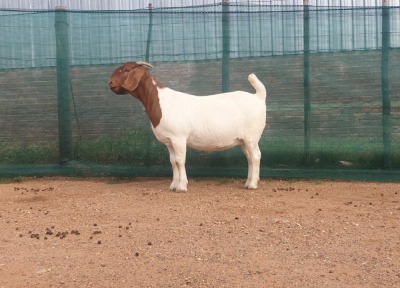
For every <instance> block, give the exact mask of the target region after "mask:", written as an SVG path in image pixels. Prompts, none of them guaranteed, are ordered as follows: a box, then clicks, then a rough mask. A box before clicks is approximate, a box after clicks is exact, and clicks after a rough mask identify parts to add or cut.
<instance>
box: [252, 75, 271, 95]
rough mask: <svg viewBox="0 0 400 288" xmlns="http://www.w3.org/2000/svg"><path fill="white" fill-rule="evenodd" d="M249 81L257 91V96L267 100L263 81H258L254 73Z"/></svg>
mask: <svg viewBox="0 0 400 288" xmlns="http://www.w3.org/2000/svg"><path fill="white" fill-rule="evenodd" d="M248 79H249V82H250V84H251V86H253V87H254V89H256V95H257V96H259V97H261V98H264V99H265V98H266V97H267V90H265V86H264V84H263V83H261V81H260V80H258V78H257V76H256V75H255V74H253V73H252V74H250V75H249V77H248Z"/></svg>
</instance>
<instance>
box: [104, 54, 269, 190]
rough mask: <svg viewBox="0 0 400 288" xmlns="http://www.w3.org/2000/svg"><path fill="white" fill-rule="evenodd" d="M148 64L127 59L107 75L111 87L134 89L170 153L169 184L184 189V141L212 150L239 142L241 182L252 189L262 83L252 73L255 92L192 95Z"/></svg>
mask: <svg viewBox="0 0 400 288" xmlns="http://www.w3.org/2000/svg"><path fill="white" fill-rule="evenodd" d="M148 65H149V64H147V63H142V62H138V63H135V62H129V63H126V64H124V65H122V66H121V67H119V68H117V69H116V70H115V71H114V73H113V75H112V76H111V78H110V88H111V89H112V90H113V91H114V92H115V93H117V94H126V93H130V94H132V95H133V96H135V97H136V98H138V99H139V100H140V101H142V103H143V105H144V106H145V109H146V111H147V114H148V115H149V118H150V120H151V123H152V130H153V132H154V135H155V136H156V138H157V140H158V141H160V142H162V143H164V144H165V145H166V146H167V148H168V151H169V154H170V161H171V165H172V169H173V180H172V183H171V186H170V189H171V190H174V191H187V184H188V181H187V175H186V169H185V160H186V146H189V147H191V148H194V149H198V150H203V151H216V150H226V149H229V148H232V147H234V146H237V145H240V146H241V147H242V150H243V152H244V154H245V155H246V158H247V160H248V177H247V181H246V184H245V186H246V188H249V189H256V188H257V182H258V180H259V173H260V159H261V152H260V149H259V147H258V142H259V140H260V137H261V134H262V132H263V130H264V128H265V122H266V104H265V99H266V90H265V87H264V85H263V84H262V83H261V82H260V81H259V80H258V79H257V77H256V76H255V75H254V74H250V75H249V77H248V79H249V82H250V84H251V85H252V86H253V87H254V88H255V89H256V93H255V94H251V93H248V92H243V91H236V92H229V93H222V94H215V95H209V96H194V95H190V94H186V93H182V92H178V91H175V90H172V89H170V88H167V87H164V86H163V85H161V84H160V83H159V82H158V81H157V80H156V79H155V78H154V77H153V76H152V75H151V74H150V73H149V72H148V71H147V69H146V66H148ZM139 74H141V75H139ZM132 82H137V84H134V85H132ZM154 111H156V112H154Z"/></svg>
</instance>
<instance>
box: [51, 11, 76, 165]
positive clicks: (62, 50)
mask: <svg viewBox="0 0 400 288" xmlns="http://www.w3.org/2000/svg"><path fill="white" fill-rule="evenodd" d="M68 26H69V24H68V15H67V12H66V9H65V7H63V6H57V7H56V12H55V32H56V58H57V61H56V62H57V64H56V65H57V100H58V138H59V157H60V163H61V164H65V163H67V162H68V161H70V160H72V159H73V154H74V153H73V143H72V125H71V98H72V97H71V96H72V89H71V70H70V51H69V48H70V45H69V27H68Z"/></svg>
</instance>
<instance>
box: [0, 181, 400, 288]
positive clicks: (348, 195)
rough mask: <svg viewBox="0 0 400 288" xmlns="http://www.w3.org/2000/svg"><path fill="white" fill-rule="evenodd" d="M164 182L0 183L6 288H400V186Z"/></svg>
mask: <svg viewBox="0 0 400 288" xmlns="http://www.w3.org/2000/svg"><path fill="white" fill-rule="evenodd" d="M3 182H4V181H3ZM169 182H170V180H169V179H166V178H136V179H115V178H101V179H76V178H41V179H32V178H27V179H22V180H21V181H18V182H13V183H3V184H0V287H400V183H372V182H340V181H279V180H263V181H261V182H260V185H259V186H260V187H259V189H258V190H255V191H247V190H245V189H243V188H242V186H243V184H244V180H243V179H190V183H189V192H188V193H174V192H170V191H169V190H168V187H169Z"/></svg>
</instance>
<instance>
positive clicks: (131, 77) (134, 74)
mask: <svg viewBox="0 0 400 288" xmlns="http://www.w3.org/2000/svg"><path fill="white" fill-rule="evenodd" d="M144 72H145V70H144V69H140V68H139V69H132V70H131V71H129V74H128V77H126V79H125V81H124V83H123V84H122V87H124V88H125V89H126V90H127V91H129V92H133V91H134V90H135V89H136V88H137V87H138V85H139V82H140V80H141V79H142V77H143V74H144Z"/></svg>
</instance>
